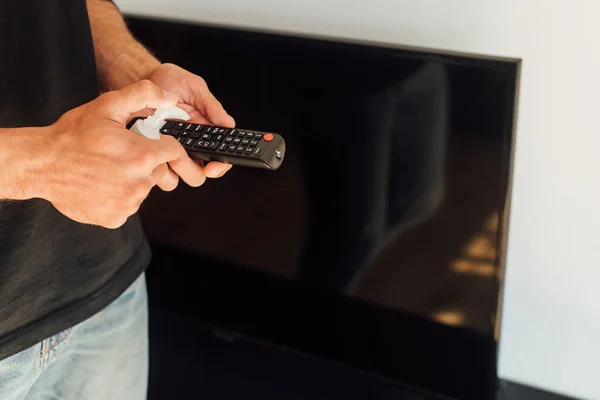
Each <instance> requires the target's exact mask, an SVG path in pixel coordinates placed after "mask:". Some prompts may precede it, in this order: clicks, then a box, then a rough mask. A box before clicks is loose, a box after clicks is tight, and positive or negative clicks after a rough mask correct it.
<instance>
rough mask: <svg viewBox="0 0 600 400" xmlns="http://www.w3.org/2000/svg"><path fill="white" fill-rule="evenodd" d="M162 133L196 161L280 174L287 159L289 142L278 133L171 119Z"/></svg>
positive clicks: (128, 125)
mask: <svg viewBox="0 0 600 400" xmlns="http://www.w3.org/2000/svg"><path fill="white" fill-rule="evenodd" d="M140 118H142V117H136V118H134V119H133V120H131V121H130V122H129V124H127V129H131V127H132V126H133V124H134V123H135V122H136V121H137V120H138V119H140ZM160 133H162V134H163V135H171V136H173V137H174V138H176V139H177V140H178V141H179V143H181V145H182V146H183V148H184V149H185V150H186V151H187V153H188V154H189V156H190V157H191V158H192V159H195V160H202V161H220V162H224V163H228V164H232V165H241V166H245V167H256V168H266V169H270V170H276V169H278V168H279V167H280V166H281V163H282V162H283V157H284V156H285V141H284V140H283V137H281V136H280V135H277V134H275V133H267V132H257V131H250V130H247V129H238V128H234V129H231V128H222V127H219V126H212V125H204V124H191V123H188V122H182V121H178V120H171V119H166V120H165V123H164V124H163V125H162V127H161V128H160Z"/></svg>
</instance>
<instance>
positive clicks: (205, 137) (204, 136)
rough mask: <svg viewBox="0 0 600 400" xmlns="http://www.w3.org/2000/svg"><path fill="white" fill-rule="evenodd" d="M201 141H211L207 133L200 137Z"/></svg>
mask: <svg viewBox="0 0 600 400" xmlns="http://www.w3.org/2000/svg"><path fill="white" fill-rule="evenodd" d="M202 139H204V140H211V139H212V135H209V134H208V133H205V134H204V135H202Z"/></svg>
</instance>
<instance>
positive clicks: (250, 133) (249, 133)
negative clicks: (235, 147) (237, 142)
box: [246, 132, 254, 139]
mask: <svg viewBox="0 0 600 400" xmlns="http://www.w3.org/2000/svg"><path fill="white" fill-rule="evenodd" d="M253 137H254V133H252V132H248V133H246V139H252V138H253Z"/></svg>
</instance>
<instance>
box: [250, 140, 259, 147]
mask: <svg viewBox="0 0 600 400" xmlns="http://www.w3.org/2000/svg"><path fill="white" fill-rule="evenodd" d="M257 144H258V141H256V140H251V141H250V147H254V146H256V145H257Z"/></svg>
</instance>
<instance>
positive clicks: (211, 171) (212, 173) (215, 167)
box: [204, 161, 232, 178]
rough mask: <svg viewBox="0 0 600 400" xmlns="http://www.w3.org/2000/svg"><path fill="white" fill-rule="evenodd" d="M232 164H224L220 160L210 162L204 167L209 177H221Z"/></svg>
mask: <svg viewBox="0 0 600 400" xmlns="http://www.w3.org/2000/svg"><path fill="white" fill-rule="evenodd" d="M231 167H232V165H231V164H223V163H220V162H215V161H213V162H209V163H208V164H206V166H205V167H204V174H205V175H206V177H207V178H220V177H222V176H223V175H225V174H226V173H227V171H229V170H230V169H231Z"/></svg>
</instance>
